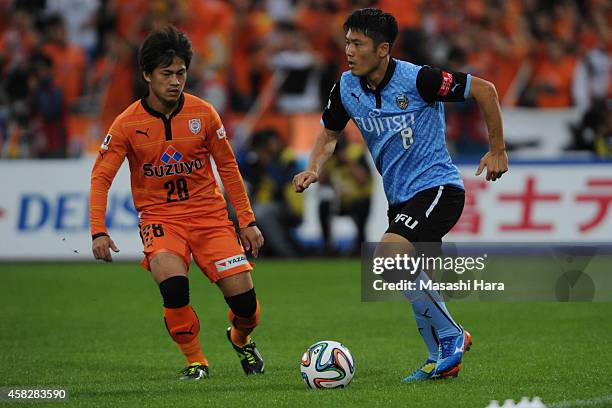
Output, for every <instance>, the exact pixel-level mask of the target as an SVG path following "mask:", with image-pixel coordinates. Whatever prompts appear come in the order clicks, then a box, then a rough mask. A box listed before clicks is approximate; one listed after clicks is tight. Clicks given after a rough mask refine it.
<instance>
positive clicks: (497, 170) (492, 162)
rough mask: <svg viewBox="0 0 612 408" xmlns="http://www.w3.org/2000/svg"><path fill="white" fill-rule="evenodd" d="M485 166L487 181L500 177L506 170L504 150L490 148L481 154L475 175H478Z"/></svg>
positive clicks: (506, 162)
mask: <svg viewBox="0 0 612 408" xmlns="http://www.w3.org/2000/svg"><path fill="white" fill-rule="evenodd" d="M485 167H486V168H487V181H495V180H497V179H498V178H501V176H502V175H503V174H504V173H505V172H507V171H508V155H507V154H506V150H505V149H501V150H492V151H489V152H487V153H486V154H485V155H484V156H482V159H480V165H479V166H478V170H477V171H476V175H477V176H480V174H481V173H482V171H483V170H484V168H485Z"/></svg>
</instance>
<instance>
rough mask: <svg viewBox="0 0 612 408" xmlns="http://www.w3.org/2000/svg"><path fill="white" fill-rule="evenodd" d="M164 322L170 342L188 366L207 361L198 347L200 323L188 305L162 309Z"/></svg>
mask: <svg viewBox="0 0 612 408" xmlns="http://www.w3.org/2000/svg"><path fill="white" fill-rule="evenodd" d="M164 321H165V322H166V328H167V329H168V333H169V334H170V337H172V340H174V342H175V343H176V344H177V345H178V346H179V348H180V349H181V352H182V353H183V355H185V358H186V359H187V362H188V363H189V364H192V363H196V362H198V363H202V364H205V365H208V360H206V357H205V356H204V353H202V347H201V346H200V339H199V336H198V335H199V333H200V321H199V319H198V316H197V315H196V314H195V311H194V310H193V308H192V307H191V306H190V305H186V306H183V307H179V308H176V309H170V308H166V307H165V308H164Z"/></svg>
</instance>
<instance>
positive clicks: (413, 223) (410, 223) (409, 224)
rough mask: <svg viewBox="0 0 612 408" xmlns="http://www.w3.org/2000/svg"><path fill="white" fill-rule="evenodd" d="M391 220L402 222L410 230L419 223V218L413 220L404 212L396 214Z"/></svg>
mask: <svg viewBox="0 0 612 408" xmlns="http://www.w3.org/2000/svg"><path fill="white" fill-rule="evenodd" d="M393 222H398V223H403V224H404V225H405V226H406V227H408V228H410V229H411V230H413V229H415V227H416V226H417V225H418V224H419V220H414V219H413V218H412V217H411V216H409V215H406V214H397V215H396V216H395V219H394V220H393Z"/></svg>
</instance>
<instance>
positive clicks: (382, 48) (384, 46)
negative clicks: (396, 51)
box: [378, 42, 391, 58]
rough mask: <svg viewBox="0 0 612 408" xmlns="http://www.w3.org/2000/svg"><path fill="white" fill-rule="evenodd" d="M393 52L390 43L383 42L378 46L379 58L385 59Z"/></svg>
mask: <svg viewBox="0 0 612 408" xmlns="http://www.w3.org/2000/svg"><path fill="white" fill-rule="evenodd" d="M390 52H391V46H390V45H389V43H388V42H382V43H380V44H379V45H378V56H379V57H380V58H384V57H386V56H387V55H389V53H390Z"/></svg>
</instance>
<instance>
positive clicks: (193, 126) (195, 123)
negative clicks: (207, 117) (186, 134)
mask: <svg viewBox="0 0 612 408" xmlns="http://www.w3.org/2000/svg"><path fill="white" fill-rule="evenodd" d="M189 130H191V133H194V134H196V135H197V134H198V133H200V130H202V121H201V120H200V119H189Z"/></svg>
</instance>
